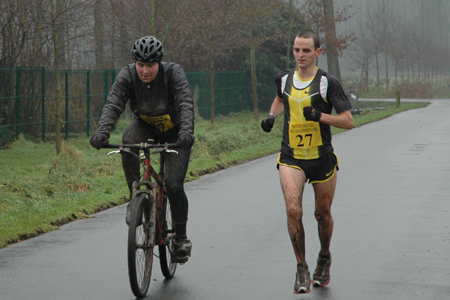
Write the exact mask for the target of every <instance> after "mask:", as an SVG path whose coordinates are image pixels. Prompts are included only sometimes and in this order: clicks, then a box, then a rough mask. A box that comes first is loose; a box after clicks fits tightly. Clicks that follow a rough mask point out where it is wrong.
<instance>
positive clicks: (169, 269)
mask: <svg viewBox="0 0 450 300" xmlns="http://www.w3.org/2000/svg"><path fill="white" fill-rule="evenodd" d="M162 215H163V216H164V219H163V220H161V221H162V227H163V238H164V241H165V243H164V245H160V246H159V264H160V265H161V272H162V273H163V275H164V277H166V278H169V279H170V278H172V277H173V276H174V275H175V271H176V269H177V263H176V262H174V261H173V258H172V253H173V248H174V245H173V235H174V233H175V232H174V229H173V224H172V211H171V210H170V203H169V199H168V198H167V195H166V194H164V199H163V214H162Z"/></svg>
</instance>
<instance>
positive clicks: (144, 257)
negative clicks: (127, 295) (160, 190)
mask: <svg viewBox="0 0 450 300" xmlns="http://www.w3.org/2000/svg"><path fill="white" fill-rule="evenodd" d="M147 197H148V196H147V195H139V196H138V197H136V199H135V200H134V204H133V207H132V213H131V219H130V225H129V227H128V275H129V279H130V286H131V290H132V291H133V294H134V295H135V296H136V297H137V298H143V297H145V295H146V294H147V291H148V288H149V286H150V278H151V275H152V264H153V247H154V245H152V244H151V242H150V241H149V240H153V241H154V237H150V234H149V227H150V226H152V225H153V226H154V224H155V222H154V221H153V222H152V220H151V219H152V211H151V210H152V207H151V203H150V201H149V199H148V198H147ZM152 223H153V224H152Z"/></svg>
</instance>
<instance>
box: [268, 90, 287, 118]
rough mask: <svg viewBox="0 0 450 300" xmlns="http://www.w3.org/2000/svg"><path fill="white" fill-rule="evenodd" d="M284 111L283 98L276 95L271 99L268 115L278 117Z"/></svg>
mask: <svg viewBox="0 0 450 300" xmlns="http://www.w3.org/2000/svg"><path fill="white" fill-rule="evenodd" d="M283 111H284V106H283V98H280V97H278V95H277V96H276V97H275V99H274V100H273V103H272V106H271V107H270V112H269V115H272V116H274V117H275V118H276V117H278V116H279V115H280V114H281V113H282V112H283Z"/></svg>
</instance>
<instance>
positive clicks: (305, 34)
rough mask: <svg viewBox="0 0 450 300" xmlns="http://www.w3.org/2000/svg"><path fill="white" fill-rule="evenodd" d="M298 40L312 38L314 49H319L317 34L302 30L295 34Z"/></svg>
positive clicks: (309, 30)
mask: <svg viewBox="0 0 450 300" xmlns="http://www.w3.org/2000/svg"><path fill="white" fill-rule="evenodd" d="M297 37H298V38H306V39H307V38H312V39H313V41H314V48H315V50H317V49H318V48H320V39H319V36H318V35H317V33H315V32H314V31H312V30H311V29H302V30H300V31H299V32H298V33H297Z"/></svg>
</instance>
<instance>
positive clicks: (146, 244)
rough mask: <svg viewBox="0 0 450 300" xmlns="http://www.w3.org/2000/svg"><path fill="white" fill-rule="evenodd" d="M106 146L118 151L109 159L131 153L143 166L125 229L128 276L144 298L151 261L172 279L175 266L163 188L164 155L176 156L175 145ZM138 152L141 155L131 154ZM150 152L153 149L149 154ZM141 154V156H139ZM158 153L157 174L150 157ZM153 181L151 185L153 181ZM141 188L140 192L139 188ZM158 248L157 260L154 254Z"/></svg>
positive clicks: (171, 228)
mask: <svg viewBox="0 0 450 300" xmlns="http://www.w3.org/2000/svg"><path fill="white" fill-rule="evenodd" d="M150 142H152V141H151V140H149V142H148V143H140V144H109V145H107V146H105V148H119V150H116V151H111V152H109V153H108V155H111V154H116V153H120V154H122V153H130V154H132V155H134V156H135V157H137V159H139V161H140V163H141V164H142V165H143V169H144V170H143V176H142V180H141V181H135V182H133V186H132V187H133V192H132V203H133V204H132V207H131V219H130V224H129V226H128V275H129V280H130V286H131V290H132V292H133V294H134V295H135V296H136V297H137V298H143V297H145V295H146V294H147V291H148V289H149V286H150V278H151V274H152V265H153V257H154V256H156V257H159V262H160V267H161V271H162V274H163V275H164V277H166V278H167V279H171V278H173V276H174V275H175V271H176V268H177V263H176V262H175V261H174V260H173V258H172V254H173V249H174V241H173V239H174V235H175V232H174V229H173V225H172V212H171V210H170V204H169V201H168V200H169V199H168V197H167V195H166V191H165V187H164V155H163V154H164V153H178V152H177V151H175V150H171V149H170V148H172V149H174V148H179V146H178V145H177V144H167V143H165V144H152V143H150ZM130 149H139V151H140V155H137V154H135V153H133V152H131V151H130ZM151 149H155V150H154V151H153V152H151ZM141 151H142V152H141ZM155 153H159V154H160V161H159V165H160V167H159V173H157V172H156V171H155V169H154V168H153V166H152V165H151V162H150V155H151V154H155ZM152 178H153V179H154V181H152ZM141 187H143V188H141ZM155 246H158V252H159V256H158V255H156V254H155V253H154V248H155Z"/></svg>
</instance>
